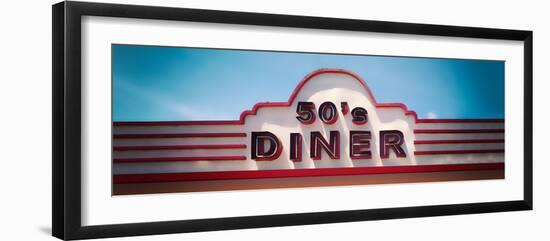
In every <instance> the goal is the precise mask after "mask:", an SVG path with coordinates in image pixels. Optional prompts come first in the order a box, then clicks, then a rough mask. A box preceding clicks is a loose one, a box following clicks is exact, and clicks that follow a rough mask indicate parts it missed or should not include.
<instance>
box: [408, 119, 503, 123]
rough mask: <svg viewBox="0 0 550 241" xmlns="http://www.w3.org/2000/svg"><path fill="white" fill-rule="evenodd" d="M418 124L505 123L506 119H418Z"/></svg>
mask: <svg viewBox="0 0 550 241" xmlns="http://www.w3.org/2000/svg"><path fill="white" fill-rule="evenodd" d="M416 123H504V119H418V120H416Z"/></svg>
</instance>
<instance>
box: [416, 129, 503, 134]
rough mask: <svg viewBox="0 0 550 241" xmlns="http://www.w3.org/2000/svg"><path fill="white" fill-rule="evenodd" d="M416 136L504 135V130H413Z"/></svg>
mask: <svg viewBox="0 0 550 241" xmlns="http://www.w3.org/2000/svg"><path fill="white" fill-rule="evenodd" d="M414 133H418V134H445V133H449V134H450V133H504V129H415V130H414Z"/></svg>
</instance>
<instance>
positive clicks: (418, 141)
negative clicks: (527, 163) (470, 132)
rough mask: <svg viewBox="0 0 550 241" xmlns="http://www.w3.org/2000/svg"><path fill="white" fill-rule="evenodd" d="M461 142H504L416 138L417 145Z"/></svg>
mask: <svg viewBox="0 0 550 241" xmlns="http://www.w3.org/2000/svg"><path fill="white" fill-rule="evenodd" d="M461 143H504V140H502V139H480V140H415V141H414V144H415V145H424V144H461Z"/></svg>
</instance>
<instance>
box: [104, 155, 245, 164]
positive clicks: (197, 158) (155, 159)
mask: <svg viewBox="0 0 550 241" xmlns="http://www.w3.org/2000/svg"><path fill="white" fill-rule="evenodd" d="M241 160H246V156H192V157H151V158H114V159H113V162H114V163H135V162H188V161H241Z"/></svg>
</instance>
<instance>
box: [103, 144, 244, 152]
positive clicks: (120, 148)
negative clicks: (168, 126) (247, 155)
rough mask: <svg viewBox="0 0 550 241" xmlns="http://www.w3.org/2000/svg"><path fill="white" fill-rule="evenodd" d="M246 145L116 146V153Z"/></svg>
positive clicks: (242, 146) (241, 147)
mask: <svg viewBox="0 0 550 241" xmlns="http://www.w3.org/2000/svg"><path fill="white" fill-rule="evenodd" d="M245 148H246V145H244V144H227V145H171V146H115V147H113V150H114V151H152V150H196V149H245Z"/></svg>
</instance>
